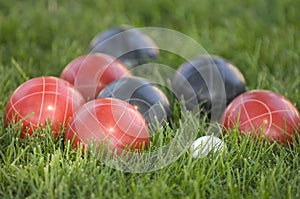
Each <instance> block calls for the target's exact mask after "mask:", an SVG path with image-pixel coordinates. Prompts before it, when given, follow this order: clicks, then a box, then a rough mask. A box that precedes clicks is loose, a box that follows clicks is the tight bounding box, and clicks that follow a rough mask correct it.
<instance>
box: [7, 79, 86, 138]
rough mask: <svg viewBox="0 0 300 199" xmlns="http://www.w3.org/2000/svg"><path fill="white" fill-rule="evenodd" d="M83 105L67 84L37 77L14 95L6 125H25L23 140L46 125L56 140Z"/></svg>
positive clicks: (27, 82)
mask: <svg viewBox="0 0 300 199" xmlns="http://www.w3.org/2000/svg"><path fill="white" fill-rule="evenodd" d="M83 104H84V99H83V97H82V96H81V94H80V93H79V92H78V91H77V90H75V89H74V87H73V86H72V85H71V84H69V83H68V82H67V81H64V80H62V79H59V78H56V77H48V76H43V77H37V78H33V79H30V80H28V81H26V82H24V83H23V84H22V85H20V86H19V87H18V88H17V89H16V90H15V91H14V92H13V94H12V95H11V97H10V99H9V100H8V102H7V105H6V110H5V123H6V125H7V126H8V125H13V124H15V123H22V133H21V137H22V138H24V137H25V135H26V133H28V134H29V135H32V133H33V131H34V130H35V129H37V128H39V127H41V126H46V124H47V122H50V124H51V125H52V130H53V133H54V136H55V138H57V137H58V136H59V132H60V130H61V128H62V127H64V126H65V125H66V124H67V123H68V121H69V119H70V117H71V116H72V115H73V113H74V112H75V111H76V110H77V109H78V108H79V107H80V106H82V105H83Z"/></svg>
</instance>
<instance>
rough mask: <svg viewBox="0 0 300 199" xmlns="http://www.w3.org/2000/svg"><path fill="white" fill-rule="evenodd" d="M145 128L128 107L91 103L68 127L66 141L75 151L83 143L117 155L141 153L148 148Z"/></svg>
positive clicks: (122, 103)
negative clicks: (132, 152) (126, 150)
mask: <svg viewBox="0 0 300 199" xmlns="http://www.w3.org/2000/svg"><path fill="white" fill-rule="evenodd" d="M149 137H150V135H149V132H148V126H147V124H146V121H145V119H144V118H143V116H142V114H141V113H140V112H139V111H138V110H136V109H135V108H134V107H133V106H132V105H130V104H129V103H127V102H125V101H123V100H120V99H114V98H100V99H96V100H92V101H90V102H88V103H86V104H85V105H84V106H82V107H81V108H80V109H79V110H78V112H76V114H75V115H74V117H73V118H72V120H71V121H70V123H69V124H68V126H67V129H66V133H65V138H64V139H65V141H68V140H70V141H71V142H72V146H73V147H75V148H78V146H79V144H80V143H82V145H83V148H84V149H87V148H88V145H89V144H94V143H96V144H97V145H98V146H99V145H102V144H103V146H104V147H105V149H106V150H107V151H108V150H109V151H110V152H112V153H113V154H114V153H115V152H116V153H117V154H118V155H120V154H121V153H122V151H123V150H124V149H125V148H126V149H129V150H135V149H136V150H138V151H141V150H142V148H143V147H144V148H145V149H147V148H148V146H149Z"/></svg>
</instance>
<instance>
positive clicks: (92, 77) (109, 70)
mask: <svg viewBox="0 0 300 199" xmlns="http://www.w3.org/2000/svg"><path fill="white" fill-rule="evenodd" d="M125 76H131V74H130V72H129V71H128V69H127V67H126V66H125V65H124V64H123V63H122V62H120V61H119V60H117V59H116V58H115V57H112V56H110V55H106V54H103V53H94V54H87V55H82V56H79V57H77V58H75V59H74V60H72V61H71V62H70V63H69V64H68V65H67V66H66V67H65V69H64V70H63V71H62V73H61V76H60V77H61V78H62V79H64V80H66V81H68V82H70V83H71V84H73V85H74V86H75V88H76V89H77V90H79V92H80V93H81V94H82V95H83V97H84V98H85V99H86V100H87V101H89V100H93V99H95V98H96V95H97V94H98V93H99V92H100V91H101V90H102V89H103V88H104V87H105V86H106V85H107V84H109V83H111V82H113V81H115V80H117V79H120V78H121V77H125Z"/></svg>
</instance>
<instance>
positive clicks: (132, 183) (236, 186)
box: [0, 0, 300, 198]
mask: <svg viewBox="0 0 300 199" xmlns="http://www.w3.org/2000/svg"><path fill="white" fill-rule="evenodd" d="M299 9H300V1H297V0H274V1H260V0H245V1H241V2H240V3H237V1H234V0H229V1H226V2H225V1H224V2H223V1H218V2H217V1H210V0H201V1H197V0H189V1H177V2H174V1H169V0H166V1H151V0H145V1H138V0H132V1H121V0H120V1H103V0H98V1H83V0H74V1H67V0H63V1H57V0H48V1H47V0H42V1H33V0H27V1H17V0H10V1H5V0H2V1H0V85H1V86H0V111H1V112H0V198H300V186H299V185H300V156H299V153H300V145H299V144H295V145H294V147H293V148H290V147H284V146H281V145H277V144H262V143H259V142H258V143H257V142H255V141H253V140H252V139H250V138H244V139H239V137H238V132H236V131H233V132H231V133H230V134H226V136H224V137H222V139H223V141H224V142H225V143H226V145H227V148H226V150H225V152H224V153H218V154H209V155H208V156H207V157H205V158H200V159H196V160H194V159H192V155H191V154H190V153H189V152H188V151H186V152H184V153H183V154H182V155H181V156H180V158H178V159H177V160H176V161H174V162H173V163H171V164H170V165H168V166H166V167H163V168H161V169H159V170H156V171H152V172H147V173H126V172H122V171H119V170H116V169H114V168H111V167H109V166H105V164H103V163H102V162H101V161H99V159H97V158H95V157H94V156H93V155H85V156H82V154H81V153H80V151H76V150H72V149H70V148H69V147H68V146H65V145H64V144H63V141H62V139H59V140H57V141H55V140H54V139H53V138H52V137H51V136H44V137H42V138H40V139H37V138H33V139H31V140H21V139H20V138H18V136H17V134H18V132H17V130H16V128H13V127H12V128H5V127H4V118H3V115H4V109H5V105H6V102H7V100H8V99H9V97H10V95H11V93H12V92H13V91H14V90H15V89H16V88H17V87H18V86H19V85H20V84H21V83H23V82H25V81H26V80H28V79H30V78H33V77H37V76H43V75H51V76H59V75H60V73H61V71H62V70H63V69H64V67H65V66H66V65H67V64H68V63H69V62H70V61H71V60H73V59H74V58H76V57H78V56H80V55H83V54H86V53H87V52H88V47H89V43H90V41H91V39H92V38H93V37H94V36H95V35H96V34H98V33H99V32H101V31H103V30H106V29H108V28H111V27H115V26H118V25H120V24H128V25H131V26H135V27H162V28H168V29H172V30H175V31H178V32H181V33H183V34H185V35H187V36H189V37H190V38H192V39H194V40H195V41H197V42H198V43H199V44H201V45H202V47H203V48H204V49H205V50H206V51H207V52H208V53H209V54H215V55H219V56H221V57H224V58H226V59H228V60H230V61H231V62H232V63H233V64H234V65H236V66H237V67H238V68H239V69H240V71H241V72H242V73H243V74H244V76H245V79H246V82H247V89H249V90H252V89H268V90H272V91H276V92H278V93H281V94H282V95H284V96H285V97H287V98H288V99H290V101H292V102H293V103H294V104H295V106H296V107H297V108H298V110H300V78H299V75H300V67H299V63H300V35H299V32H300V22H299V19H300V12H299ZM177 60H180V59H176V58H174V59H168V58H165V59H164V58H162V62H164V61H165V62H164V64H166V65H168V64H170V65H172V67H174V68H176V67H178V66H179V65H180V64H181V62H179V61H178V62H176V61H177ZM168 62H169V63H168ZM192 120H194V121H196V120H197V118H192ZM196 123H197V121H196ZM204 126H205V123H204V122H203V121H200V126H195V127H194V130H195V131H196V133H197V136H201V135H205V134H206V132H205V130H204V129H205V127H204ZM192 127H193V126H192ZM44 131H45V132H51V130H50V129H49V128H45V129H44ZM46 135H47V134H46Z"/></svg>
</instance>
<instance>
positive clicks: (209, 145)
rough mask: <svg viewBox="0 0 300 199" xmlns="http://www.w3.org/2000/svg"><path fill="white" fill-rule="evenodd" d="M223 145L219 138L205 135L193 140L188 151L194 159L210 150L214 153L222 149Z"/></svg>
mask: <svg viewBox="0 0 300 199" xmlns="http://www.w3.org/2000/svg"><path fill="white" fill-rule="evenodd" d="M224 147H225V144H224V142H223V141H222V140H221V139H219V138H217V137H215V136H212V135H206V136H202V137H200V138H198V139H197V140H195V141H194V142H193V144H192V145H191V147H190V151H191V153H192V154H193V158H194V159H195V158H203V157H205V156H207V155H208V153H209V152H211V151H212V152H213V153H216V152H218V151H220V150H222V149H223V148H224Z"/></svg>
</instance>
